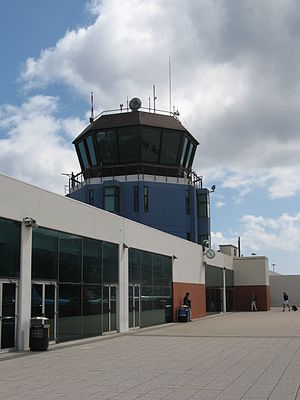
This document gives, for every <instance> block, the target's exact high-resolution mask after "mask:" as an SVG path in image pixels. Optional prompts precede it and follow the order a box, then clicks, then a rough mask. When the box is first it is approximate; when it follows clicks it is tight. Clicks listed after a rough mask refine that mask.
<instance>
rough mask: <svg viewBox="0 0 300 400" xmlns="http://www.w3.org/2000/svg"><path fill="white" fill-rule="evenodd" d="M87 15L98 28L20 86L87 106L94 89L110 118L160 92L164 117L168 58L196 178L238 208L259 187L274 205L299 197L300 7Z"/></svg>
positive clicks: (170, 3) (150, 9) (192, 5)
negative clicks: (193, 150)
mask: <svg viewBox="0 0 300 400" xmlns="http://www.w3.org/2000/svg"><path fill="white" fill-rule="evenodd" d="M87 6H88V8H89V10H90V11H91V13H92V14H94V16H95V21H94V23H93V24H91V25H90V26H87V27H85V28H80V29H78V30H76V31H75V30H73V31H69V32H67V33H66V34H65V36H64V37H62V38H61V39H60V40H59V41H58V42H57V43H56V45H55V46H54V47H53V48H48V49H45V50H43V51H42V52H41V54H40V57H39V58H37V59H33V58H29V59H28V60H27V61H26V64H25V66H24V69H23V72H22V76H21V78H22V80H23V82H24V85H25V87H26V88H27V89H28V90H29V89H31V88H36V87H42V86H46V85H48V84H50V83H52V82H61V83H63V84H66V85H68V86H69V87H71V88H73V89H74V90H76V91H77V92H79V93H80V94H82V95H84V96H86V97H87V94H88V93H89V91H90V90H91V89H93V90H94V92H95V98H96V107H97V108H101V109H105V108H117V107H118V104H119V103H124V104H126V96H129V98H131V97H134V96H139V97H141V99H142V100H143V103H144V105H148V96H149V95H151V94H152V84H153V83H156V85H157V94H158V103H157V107H158V108H165V109H167V108H168V56H169V55H171V56H172V71H173V100H174V104H175V105H176V107H177V105H178V107H179V110H180V112H181V117H182V121H183V123H185V124H186V126H187V128H189V129H190V131H191V133H192V134H193V135H194V136H196V137H197V139H198V140H199V141H200V148H199V150H198V156H197V158H196V161H195V169H196V170H197V171H199V174H200V175H202V174H203V173H204V172H206V174H207V175H206V177H207V178H208V179H215V176H216V175H219V177H220V178H221V179H222V180H221V181H220V182H221V184H223V185H224V186H225V187H231V188H236V189H237V190H238V191H239V192H240V195H239V197H238V198H237V202H239V201H241V199H242V198H243V196H245V194H246V193H247V192H248V191H250V190H252V188H253V187H254V185H256V186H257V185H259V186H261V187H263V186H266V185H268V191H269V195H270V197H271V198H280V197H289V196H293V195H295V194H296V193H299V191H300V172H299V171H300V159H299V150H300V136H299V134H298V132H299V126H300V113H299V111H298V110H299V106H298V105H299V94H300V70H299V68H298V65H299V59H298V49H299V45H300V30H299V26H300V12H299V7H298V5H297V4H296V2H294V1H292V0H285V1H279V0H276V1H273V0H266V1H264V2H261V1H259V0H255V1H248V0H245V1H243V2H235V1H226V2H217V1H215V2H211V1H209V0H207V1H201V2H199V1H197V0H194V1H192V0H191V1H189V2H185V3H184V6H183V4H182V2H181V1H179V0H166V1H164V2H161V1H159V0H147V1H146V0H123V1H122V4H120V2H119V1H118V0H110V1H97V0H93V1H90V2H89V3H88V5H87ZM218 171H219V172H218ZM220 171H221V172H220ZM222 171H223V173H222ZM222 176H223V178H222ZM225 177H226V178H225Z"/></svg>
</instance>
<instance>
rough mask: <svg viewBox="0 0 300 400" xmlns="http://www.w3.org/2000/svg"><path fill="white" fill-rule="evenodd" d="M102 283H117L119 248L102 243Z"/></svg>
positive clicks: (115, 245) (111, 244)
mask: <svg viewBox="0 0 300 400" xmlns="http://www.w3.org/2000/svg"><path fill="white" fill-rule="evenodd" d="M102 251H103V282H112V283H118V282H119V247H118V245H117V244H113V243H107V242H103V244H102Z"/></svg>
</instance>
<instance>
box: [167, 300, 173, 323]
mask: <svg viewBox="0 0 300 400" xmlns="http://www.w3.org/2000/svg"><path fill="white" fill-rule="evenodd" d="M165 318H166V322H167V323H168V322H173V308H172V306H171V305H169V304H167V305H166V306H165Z"/></svg>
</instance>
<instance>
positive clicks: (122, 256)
mask: <svg viewBox="0 0 300 400" xmlns="http://www.w3.org/2000/svg"><path fill="white" fill-rule="evenodd" d="M118 300H119V301H118V303H119V304H118V310H119V331H120V332H126V331H128V248H124V247H123V243H121V244H120V246H119V299H118Z"/></svg>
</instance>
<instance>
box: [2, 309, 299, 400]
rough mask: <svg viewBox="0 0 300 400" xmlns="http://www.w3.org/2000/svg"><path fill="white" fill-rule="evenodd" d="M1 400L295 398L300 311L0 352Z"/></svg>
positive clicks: (233, 317)
mask: <svg viewBox="0 0 300 400" xmlns="http://www.w3.org/2000/svg"><path fill="white" fill-rule="evenodd" d="M0 384H1V386H0V399H1V400H6V399H10V400H12V399H14V400H21V399H22V400H29V399H47V400H52V399H62V400H66V399H91V400H94V399H97V400H104V399H107V400H108V399H111V400H135V399H139V400H159V399H166V400H168V399H172V400H177V399H178V400H179V399H180V400H183V399H191V400H196V399H197V400H200V399H201V400H202V399H205V400H210V399H217V400H225V399H226V400H235V399H236V400H237V399H247V400H250V399H252V400H254V399H256V400H257V399H274V400H275V399H277V400H279V399H280V400H289V399H293V400H295V399H297V400H300V389H299V388H300V312H299V311H297V312H292V311H291V312H288V311H286V312H282V311H281V309H279V308H278V309H273V310H272V311H271V312H257V313H254V312H253V313H250V312H249V313H232V314H227V315H219V316H213V317H209V318H203V319H199V320H196V321H193V322H192V323H188V324H186V323H181V324H179V323H177V324H170V325H164V326H162V327H155V328H151V329H149V328H148V329H141V330H138V331H134V332H131V333H129V334H126V335H114V336H113V337H109V336H106V337H101V338H97V339H95V338H94V339H92V340H87V341H80V342H77V343H68V344H61V345H54V346H51V349H50V350H49V351H47V352H41V353H31V352H29V353H26V354H25V355H23V354H13V355H7V354H2V355H0Z"/></svg>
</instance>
